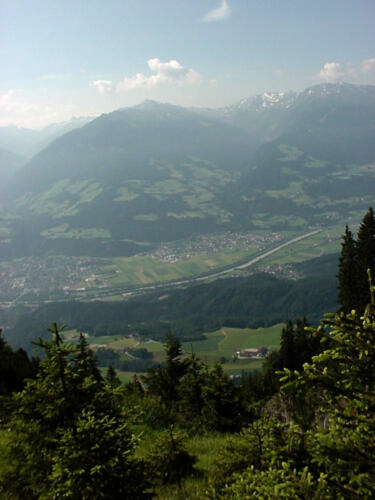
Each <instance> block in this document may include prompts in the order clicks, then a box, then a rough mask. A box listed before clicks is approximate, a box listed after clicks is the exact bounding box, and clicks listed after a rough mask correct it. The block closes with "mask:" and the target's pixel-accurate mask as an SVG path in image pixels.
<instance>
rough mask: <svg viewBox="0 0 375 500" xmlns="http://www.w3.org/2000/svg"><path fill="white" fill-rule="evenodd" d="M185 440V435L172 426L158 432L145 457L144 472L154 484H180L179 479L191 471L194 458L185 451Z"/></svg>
mask: <svg viewBox="0 0 375 500" xmlns="http://www.w3.org/2000/svg"><path fill="white" fill-rule="evenodd" d="M185 440H186V436H185V435H184V434H182V433H181V432H179V431H174V430H173V427H172V426H171V427H170V428H169V429H166V430H163V431H159V432H158V434H157V439H156V441H155V442H154V443H153V444H152V445H151V446H150V447H149V449H148V450H147V455H146V457H145V467H146V473H147V476H148V477H149V478H150V481H151V483H152V484H153V485H154V486H160V485H162V484H168V483H178V484H181V479H182V478H184V477H186V476H187V475H189V474H191V473H192V472H193V465H194V462H195V458H194V457H193V456H191V455H190V454H189V452H188V451H187V449H186V447H185Z"/></svg>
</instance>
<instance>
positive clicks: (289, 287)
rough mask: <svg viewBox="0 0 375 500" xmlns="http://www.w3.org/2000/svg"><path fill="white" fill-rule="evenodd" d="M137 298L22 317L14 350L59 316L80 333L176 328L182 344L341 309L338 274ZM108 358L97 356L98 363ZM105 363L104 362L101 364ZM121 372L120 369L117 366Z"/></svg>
mask: <svg viewBox="0 0 375 500" xmlns="http://www.w3.org/2000/svg"><path fill="white" fill-rule="evenodd" d="M161 295H165V290H163V291H159V292H158V293H153V294H147V295H144V296H141V297H134V298H132V299H130V300H128V301H126V302H123V303H118V302H113V303H110V302H103V301H102V302H65V303H64V302H61V303H54V304H48V305H45V306H42V307H41V308H39V309H37V310H36V311H35V312H32V313H28V314H24V315H22V316H21V317H20V319H19V320H18V321H17V323H16V325H15V327H14V328H13V329H10V330H9V331H7V339H8V340H9V342H12V345H14V346H17V347H19V346H22V347H23V348H25V349H27V348H28V347H29V343H30V340H34V339H35V338H37V337H38V335H39V332H40V328H41V325H42V324H43V323H46V322H48V321H49V318H51V317H55V318H57V319H58V320H59V321H61V322H65V323H67V324H69V327H70V328H76V329H77V330H79V331H80V330H81V331H85V332H86V331H89V329H92V330H93V331H95V329H96V326H97V324H99V323H101V324H102V326H101V330H100V331H101V332H102V331H105V329H106V326H105V325H107V328H108V330H110V329H111V325H115V326H114V330H113V332H114V333H116V334H117V333H119V324H121V325H122V332H123V333H125V332H126V333H127V334H130V333H136V334H137V335H139V336H140V337H141V338H146V339H147V338H152V339H154V340H164V338H165V335H166V333H167V332H168V331H170V330H171V329H172V331H174V332H175V334H176V335H177V336H178V337H179V339H180V340H181V341H185V342H186V341H189V340H197V339H201V338H203V337H202V333H203V332H207V331H213V330H217V329H219V328H220V327H221V326H223V325H232V326H237V327H246V326H247V327H249V328H257V327H265V326H270V325H274V324H275V323H278V322H284V321H286V320H288V318H297V317H303V316H306V317H308V318H309V320H310V321H311V322H312V323H313V324H314V323H317V322H318V321H319V318H320V317H321V316H322V315H323V314H324V312H325V311H327V310H334V309H335V308H336V307H337V303H336V300H335V296H336V282H335V278H334V275H333V274H332V276H330V275H328V276H327V275H326V276H316V277H309V278H305V279H301V280H297V281H293V280H286V279H276V278H274V277H272V276H270V275H267V274H255V275H253V276H250V277H248V278H237V279H235V278H227V279H220V280H217V281H215V282H213V283H207V284H202V285H193V286H191V287H187V288H186V289H177V290H174V289H171V290H168V297H166V298H165V299H164V300H163V301H160V300H159V298H160V296H161ZM107 354H108V353H102V352H99V351H98V352H97V356H98V358H100V357H101V356H103V357H104V356H106V355H107ZM100 364H102V363H100ZM109 364H112V365H113V366H114V367H115V368H118V369H120V366H115V363H114V361H113V360H111V362H110V363H109Z"/></svg>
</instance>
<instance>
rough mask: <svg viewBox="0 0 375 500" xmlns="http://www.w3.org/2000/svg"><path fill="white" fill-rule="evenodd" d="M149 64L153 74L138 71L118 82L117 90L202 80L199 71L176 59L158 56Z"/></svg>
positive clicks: (185, 83)
mask: <svg viewBox="0 0 375 500" xmlns="http://www.w3.org/2000/svg"><path fill="white" fill-rule="evenodd" d="M147 64H148V67H149V68H150V70H151V71H152V72H153V73H154V74H153V75H150V76H146V75H144V74H143V73H137V74H136V75H135V76H130V77H128V76H126V77H125V78H124V79H123V80H122V81H121V82H119V83H118V84H117V86H116V90H117V92H127V91H129V90H134V89H139V88H154V87H159V86H160V85H163V84H175V85H178V86H184V85H194V84H197V83H199V82H200V81H201V80H202V78H201V76H200V75H199V73H198V72H197V71H195V70H194V69H188V68H185V67H184V66H182V65H181V64H180V63H179V62H178V61H176V60H175V59H171V60H170V61H168V62H162V61H160V59H158V58H157V57H156V58H154V59H149V60H148V61H147Z"/></svg>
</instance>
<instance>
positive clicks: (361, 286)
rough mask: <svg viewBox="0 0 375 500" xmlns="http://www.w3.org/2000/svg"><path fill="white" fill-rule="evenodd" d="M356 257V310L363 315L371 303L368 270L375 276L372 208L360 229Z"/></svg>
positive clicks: (373, 217)
mask: <svg viewBox="0 0 375 500" xmlns="http://www.w3.org/2000/svg"><path fill="white" fill-rule="evenodd" d="M356 257H357V258H356V270H355V272H356V275H357V288H358V291H357V292H358V299H357V301H356V307H355V309H356V310H357V311H358V312H359V313H361V314H362V312H363V311H364V310H365V307H366V305H367V304H368V303H369V302H370V290H369V286H368V275H367V270H368V269H369V270H370V272H371V274H372V276H375V216H374V211H373V209H372V208H371V207H370V208H369V209H368V211H367V213H366V214H365V216H364V217H363V219H362V223H361V225H360V226H359V229H358V235H357V244H356Z"/></svg>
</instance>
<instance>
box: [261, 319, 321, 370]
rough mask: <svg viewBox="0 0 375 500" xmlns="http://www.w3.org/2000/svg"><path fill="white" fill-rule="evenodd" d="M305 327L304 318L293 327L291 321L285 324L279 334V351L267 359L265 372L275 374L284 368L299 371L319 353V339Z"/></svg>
mask: <svg viewBox="0 0 375 500" xmlns="http://www.w3.org/2000/svg"><path fill="white" fill-rule="evenodd" d="M306 327H307V321H306V318H303V319H302V320H300V319H298V320H297V321H296V324H295V325H293V323H292V322H291V321H288V322H287V323H286V325H285V326H284V328H283V329H282V333H281V342H280V350H279V351H278V352H274V353H271V354H270V355H269V356H268V357H267V360H266V362H265V367H264V368H265V371H266V372H267V371H270V372H273V373H275V372H276V371H277V370H282V369H284V368H288V369H289V370H299V369H300V368H302V366H303V365H304V363H309V362H311V359H312V357H313V356H315V355H316V354H319V353H320V352H321V350H322V347H321V344H320V339H319V338H317V337H314V336H313V335H312V333H311V332H310V331H309V330H308V329H307V328H306Z"/></svg>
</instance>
